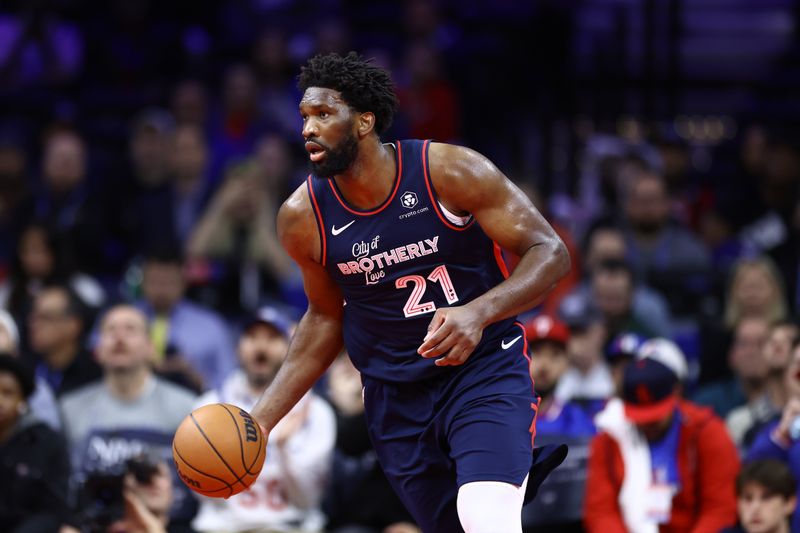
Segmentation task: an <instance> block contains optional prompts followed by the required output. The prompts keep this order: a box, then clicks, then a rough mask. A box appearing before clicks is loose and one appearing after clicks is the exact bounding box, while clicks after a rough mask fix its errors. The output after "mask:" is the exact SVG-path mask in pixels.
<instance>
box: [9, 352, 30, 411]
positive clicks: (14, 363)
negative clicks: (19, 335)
mask: <svg viewBox="0 0 800 533" xmlns="http://www.w3.org/2000/svg"><path fill="white" fill-rule="evenodd" d="M4 372H5V373H8V374H11V375H12V376H14V379H16V380H17V383H19V388H20V389H21V390H22V397H23V398H24V399H26V400H27V399H28V398H30V397H31V394H33V391H34V389H35V388H36V383H35V381H34V380H33V374H32V373H31V371H30V370H28V368H27V367H26V366H25V365H23V364H22V362H21V361H20V360H19V359H17V358H16V357H14V356H13V355H10V354H7V353H0V374H2V373H4Z"/></svg>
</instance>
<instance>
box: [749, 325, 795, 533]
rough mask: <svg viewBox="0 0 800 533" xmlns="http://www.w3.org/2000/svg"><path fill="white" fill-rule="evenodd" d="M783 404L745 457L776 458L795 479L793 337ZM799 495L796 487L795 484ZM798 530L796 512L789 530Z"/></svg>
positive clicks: (751, 459)
mask: <svg viewBox="0 0 800 533" xmlns="http://www.w3.org/2000/svg"><path fill="white" fill-rule="evenodd" d="M785 387H786V398H787V401H786V405H785V406H784V407H783V409H782V411H781V413H780V415H779V416H777V417H775V418H774V419H773V420H772V421H771V422H769V423H768V424H765V425H764V426H763V427H762V429H761V431H759V432H758V434H757V435H756V437H755V439H754V440H753V444H752V446H751V447H750V449H749V450H748V451H747V455H746V460H747V461H748V462H749V461H753V460H756V459H777V460H778V461H781V462H783V463H784V464H786V465H787V466H788V467H789V469H790V470H791V472H792V475H793V476H794V477H795V479H798V477H799V476H800V440H798V439H800V422H798V417H800V342H798V341H797V340H795V343H794V345H793V346H792V357H791V362H790V363H789V366H788V368H787V369H786V374H785ZM796 489H797V493H798V495H800V486H797V487H796ZM795 530H800V513H799V512H798V511H797V510H795V512H794V514H793V515H792V531H795Z"/></svg>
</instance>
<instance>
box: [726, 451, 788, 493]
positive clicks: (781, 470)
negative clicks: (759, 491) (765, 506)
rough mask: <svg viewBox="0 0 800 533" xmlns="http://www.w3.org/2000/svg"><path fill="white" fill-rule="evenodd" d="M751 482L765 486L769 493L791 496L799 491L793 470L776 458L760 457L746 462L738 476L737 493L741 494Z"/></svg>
mask: <svg viewBox="0 0 800 533" xmlns="http://www.w3.org/2000/svg"><path fill="white" fill-rule="evenodd" d="M750 483H756V484H758V485H761V486H762V487H764V490H765V491H766V492H767V494H770V495H775V494H777V495H779V496H782V497H784V498H791V497H792V496H794V495H795V493H796V492H797V481H795V479H794V476H793V475H792V472H791V470H789V467H788V466H786V464H784V463H782V462H781V461H777V460H775V459H759V460H757V461H751V462H748V463H745V464H744V466H743V467H742V470H741V471H740V472H739V476H738V477H737V478H736V494H737V495H739V496H741V494H742V491H743V490H744V488H745V487H746V486H747V485H749V484H750Z"/></svg>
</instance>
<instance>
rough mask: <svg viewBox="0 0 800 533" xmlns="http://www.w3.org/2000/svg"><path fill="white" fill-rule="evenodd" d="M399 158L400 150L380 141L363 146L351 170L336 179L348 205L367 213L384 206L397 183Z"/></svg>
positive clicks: (371, 141)
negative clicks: (397, 160)
mask: <svg viewBox="0 0 800 533" xmlns="http://www.w3.org/2000/svg"><path fill="white" fill-rule="evenodd" d="M396 158H397V154H396V149H395V148H394V147H393V146H392V145H384V144H381V142H380V139H377V138H375V139H374V140H373V139H369V140H368V141H364V142H362V143H361V145H360V146H359V149H358V156H356V160H355V161H354V162H353V164H352V165H351V166H350V168H349V169H348V170H347V171H346V172H344V173H342V174H339V175H337V176H335V177H334V179H335V180H336V186H337V187H338V188H339V191H341V193H342V195H344V199H345V200H347V203H349V204H350V205H352V206H353V207H356V208H357V209H363V210H368V209H371V208H373V207H377V206H379V205H381V204H382V203H383V202H384V201H385V200H386V199H387V198H388V197H389V195H390V194H391V192H392V188H393V187H394V182H395V179H397V175H396V174H397V162H396Z"/></svg>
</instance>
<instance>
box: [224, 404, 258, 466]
mask: <svg viewBox="0 0 800 533" xmlns="http://www.w3.org/2000/svg"><path fill="white" fill-rule="evenodd" d="M220 405H221V406H222V408H223V409H225V411H226V412H227V413H228V414H229V415H230V417H231V420H233V425H234V426H236V435H237V436H238V437H239V451H240V452H241V453H242V467H244V470H245V472H247V473H248V474H250V475H252V474H253V473H252V472H250V468H249V467H248V466H247V465H246V464H245V463H244V441H243V440H242V432H241V431H239V423H238V422H236V417H235V416H234V414H233V413H231V410H230V409H228V406H227V405H225V404H224V403H221V404H220ZM258 452H259V454H260V453H261V450H260V449H259V450H258ZM256 457H258V455H256ZM253 464H255V462H253ZM250 466H253V465H250Z"/></svg>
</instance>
